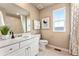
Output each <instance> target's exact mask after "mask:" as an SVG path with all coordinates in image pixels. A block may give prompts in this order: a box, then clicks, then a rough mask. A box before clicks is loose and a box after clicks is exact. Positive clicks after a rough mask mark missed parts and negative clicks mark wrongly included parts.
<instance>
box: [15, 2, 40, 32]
mask: <svg viewBox="0 0 79 59" xmlns="http://www.w3.org/2000/svg"><path fill="white" fill-rule="evenodd" d="M16 5H18V6H20V7H22V8H24V9H26V10H27V11H28V12H29V15H28V16H27V18H29V19H30V20H31V21H32V30H31V31H32V33H39V32H40V31H39V30H33V20H39V10H38V9H37V8H35V7H34V6H32V5H31V4H29V3H19V4H16Z"/></svg>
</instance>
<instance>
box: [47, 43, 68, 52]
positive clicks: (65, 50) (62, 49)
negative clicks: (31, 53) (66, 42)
mask: <svg viewBox="0 0 79 59" xmlns="http://www.w3.org/2000/svg"><path fill="white" fill-rule="evenodd" d="M47 46H49V47H52V48H57V49H60V50H61V51H64V52H67V53H69V50H68V49H65V48H61V47H57V46H54V45H51V44H48V45H47Z"/></svg>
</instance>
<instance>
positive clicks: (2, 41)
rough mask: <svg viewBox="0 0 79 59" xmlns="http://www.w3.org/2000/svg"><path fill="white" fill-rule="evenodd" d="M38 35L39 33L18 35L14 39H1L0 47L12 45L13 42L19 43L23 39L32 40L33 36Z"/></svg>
mask: <svg viewBox="0 0 79 59" xmlns="http://www.w3.org/2000/svg"><path fill="white" fill-rule="evenodd" d="M36 35H39V34H35V35H29V36H24V37H16V38H14V39H7V40H1V41H0V48H2V47H5V46H8V45H11V44H15V43H18V42H21V41H25V40H30V39H31V38H33V37H34V36H36ZM39 36H40V35H39ZM23 38H24V39H23Z"/></svg>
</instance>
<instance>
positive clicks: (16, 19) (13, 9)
mask: <svg viewBox="0 0 79 59" xmlns="http://www.w3.org/2000/svg"><path fill="white" fill-rule="evenodd" d="M0 11H2V13H3V14H2V15H3V18H4V24H5V25H7V26H8V27H10V30H11V31H13V32H14V33H25V32H27V15H28V14H29V12H28V11H27V10H25V9H23V8H21V7H19V6H17V5H16V4H12V3H3V4H0ZM0 22H1V21H0ZM1 26H2V25H1Z"/></svg>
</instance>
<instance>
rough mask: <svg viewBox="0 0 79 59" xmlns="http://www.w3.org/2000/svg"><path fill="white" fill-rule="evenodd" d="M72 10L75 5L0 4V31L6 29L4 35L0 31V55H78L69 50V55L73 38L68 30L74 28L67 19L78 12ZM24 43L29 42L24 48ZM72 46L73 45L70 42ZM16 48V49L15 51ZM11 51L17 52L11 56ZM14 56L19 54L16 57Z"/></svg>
mask: <svg viewBox="0 0 79 59" xmlns="http://www.w3.org/2000/svg"><path fill="white" fill-rule="evenodd" d="M76 6H77V4H71V3H2V4H1V3H0V27H3V28H5V27H7V28H8V29H9V31H7V34H6V35H5V33H4V34H3V33H2V31H1V32H0V48H1V49H0V51H4V50H5V49H6V50H5V51H4V52H1V53H0V55H4V56H10V55H11V56H16V55H17V56H18V55H20V56H21V55H23V56H55V55H57V56H71V55H78V51H74V50H72V51H73V52H71V49H72V48H71V46H72V45H73V43H71V44H72V45H71V44H70V42H72V41H70V39H73V37H74V36H75V35H71V34H72V33H73V32H75V30H71V29H73V27H71V26H74V25H76V24H72V23H71V21H72V20H71V15H72V14H73V13H74V11H73V10H75V9H78V8H79V7H78V6H77V7H78V8H77V7H76ZM72 9H73V10H72ZM77 12H78V11H77ZM74 15H76V14H74ZM72 16H73V15H72ZM76 16H77V15H76ZM58 17H59V18H58ZM72 19H73V18H72ZM73 21H74V20H73ZM75 22H76V21H75ZM0 30H1V29H0ZM75 37H76V36H75ZM11 39H12V40H11ZM25 39H30V40H29V41H27V42H28V44H26V43H27V42H25ZM36 39H37V40H36ZM23 41H24V42H23ZM7 42H8V43H7ZM74 42H76V41H75V40H74ZM3 43H6V44H3ZM15 43H16V44H15ZM30 43H32V44H33V45H32V44H30ZM34 43H35V44H34ZM10 45H12V46H10ZM21 45H22V46H21ZM70 45H71V46H70ZM16 46H19V47H18V48H16V49H15V47H16ZM27 46H28V47H27ZM22 47H24V48H22ZM29 47H31V48H29ZM12 48H13V49H14V50H18V51H15V53H12V52H13V51H14V50H12ZM8 49H9V50H11V51H9V50H8ZM19 49H20V50H19ZM21 49H22V50H21ZM25 49H26V50H27V51H26V50H25ZM32 49H34V50H35V51H34V50H32ZM74 49H75V48H74ZM76 49H78V48H76ZM19 51H22V52H19ZM25 51H26V53H25ZM33 51H34V52H33ZM51 51H53V52H51ZM5 52H6V53H7V54H5ZM17 52H18V53H19V54H16V53H17ZM10 53H11V54H10ZM24 53H25V54H24Z"/></svg>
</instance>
